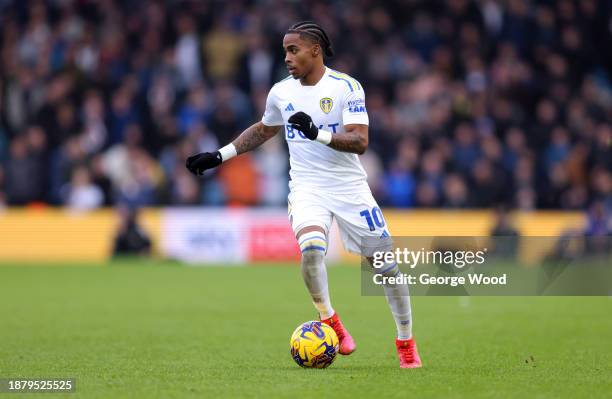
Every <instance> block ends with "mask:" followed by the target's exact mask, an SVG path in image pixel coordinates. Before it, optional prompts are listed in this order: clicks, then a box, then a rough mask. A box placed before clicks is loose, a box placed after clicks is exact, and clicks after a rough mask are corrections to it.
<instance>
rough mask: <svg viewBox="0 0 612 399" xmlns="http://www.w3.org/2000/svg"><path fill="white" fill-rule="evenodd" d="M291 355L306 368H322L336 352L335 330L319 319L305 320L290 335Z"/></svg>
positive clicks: (329, 362)
mask: <svg viewBox="0 0 612 399" xmlns="http://www.w3.org/2000/svg"><path fill="white" fill-rule="evenodd" d="M290 344H291V357H292V358H293V360H295V362H296V363H297V364H299V365H300V366H302V367H306V368H316V369H324V368H326V367H328V366H329V365H330V364H332V363H333V362H334V359H335V358H336V355H337V354H338V345H339V344H338V336H337V335H336V332H335V331H334V330H333V328H331V327H330V326H328V325H327V324H325V323H321V322H320V321H307V322H306V323H303V324H301V325H299V326H298V328H296V329H295V331H294V332H293V334H292V335H291V341H290Z"/></svg>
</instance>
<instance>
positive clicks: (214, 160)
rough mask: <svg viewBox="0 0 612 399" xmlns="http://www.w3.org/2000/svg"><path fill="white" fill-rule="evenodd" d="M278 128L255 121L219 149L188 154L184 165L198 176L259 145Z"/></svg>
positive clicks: (279, 127)
mask: <svg viewBox="0 0 612 399" xmlns="http://www.w3.org/2000/svg"><path fill="white" fill-rule="evenodd" d="M280 129H281V126H266V125H264V124H263V123H261V122H257V123H255V124H254V125H252V126H251V127H248V128H246V129H245V130H244V132H242V133H241V134H240V136H238V138H237V139H236V140H234V141H233V142H232V143H231V144H228V145H226V146H225V147H223V148H220V149H219V151H215V152H203V153H200V154H196V155H192V156H190V157H189V158H187V160H186V161H185V166H186V167H187V169H189V171H190V172H191V173H193V174H194V175H196V176H200V175H202V174H204V171H206V170H208V169H212V168H216V167H217V166H219V165H221V164H222V163H223V162H225V161H227V160H229V159H231V158H233V157H235V156H236V155H240V154H242V153H245V152H247V151H251V150H252V149H255V148H257V147H259V146H260V145H262V144H263V143H265V142H266V141H267V140H269V139H270V138H272V136H274V135H275V134H276V133H278V131H279V130H280Z"/></svg>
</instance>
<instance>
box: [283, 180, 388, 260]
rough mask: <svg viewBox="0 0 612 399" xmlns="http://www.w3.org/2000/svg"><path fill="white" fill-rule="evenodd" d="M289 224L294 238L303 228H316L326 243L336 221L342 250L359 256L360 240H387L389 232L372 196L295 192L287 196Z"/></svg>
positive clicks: (369, 194)
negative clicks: (319, 229)
mask: <svg viewBox="0 0 612 399" xmlns="http://www.w3.org/2000/svg"><path fill="white" fill-rule="evenodd" d="M287 202H288V213H289V222H290V223H291V228H292V229H293V233H294V234H297V233H298V232H299V231H300V230H301V229H303V228H304V227H307V226H319V227H322V228H323V230H324V231H325V236H326V237H327V238H328V239H329V229H330V227H331V225H332V221H333V218H336V222H337V223H338V227H339V229H340V236H341V237H342V244H343V245H344V249H345V250H347V251H348V252H352V253H354V254H358V255H362V250H361V248H362V242H363V239H364V238H366V239H367V238H369V239H370V240H372V238H373V237H376V238H378V237H388V236H389V230H388V229H387V225H386V222H385V219H384V217H383V214H382V211H381V210H380V208H379V206H378V204H377V203H376V200H375V199H374V197H373V196H372V193H371V192H369V191H367V192H358V193H354V194H350V195H348V194H344V195H338V194H334V195H333V196H332V195H331V194H326V193H323V192H320V191H315V190H307V189H301V190H300V189H298V190H292V191H291V192H290V193H289V196H288V201H287Z"/></svg>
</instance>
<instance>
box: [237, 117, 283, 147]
mask: <svg viewBox="0 0 612 399" xmlns="http://www.w3.org/2000/svg"><path fill="white" fill-rule="evenodd" d="M281 127H282V126H266V125H264V124H263V123H262V122H261V121H259V122H257V123H255V124H253V125H251V126H249V127H248V128H246V129H245V130H244V132H242V133H241V134H240V136H238V137H237V138H236V140H234V141H232V144H234V146H235V147H236V152H237V153H238V154H243V153H245V152H248V151H251V150H253V149H255V148H257V147H259V146H260V145H262V144H263V143H265V142H266V141H268V140H269V139H271V138H272V136H274V135H275V134H276V133H278V132H279V130H280V129H281Z"/></svg>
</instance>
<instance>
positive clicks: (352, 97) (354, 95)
mask: <svg viewBox="0 0 612 399" xmlns="http://www.w3.org/2000/svg"><path fill="white" fill-rule="evenodd" d="M359 86H360V85H359ZM369 123H370V121H369V118H368V111H367V110H366V104H365V92H364V91H363V89H361V88H358V89H356V90H352V91H349V92H348V93H347V94H346V96H345V97H344V104H343V105H342V124H344V125H351V124H356V125H368V124H369Z"/></svg>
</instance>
